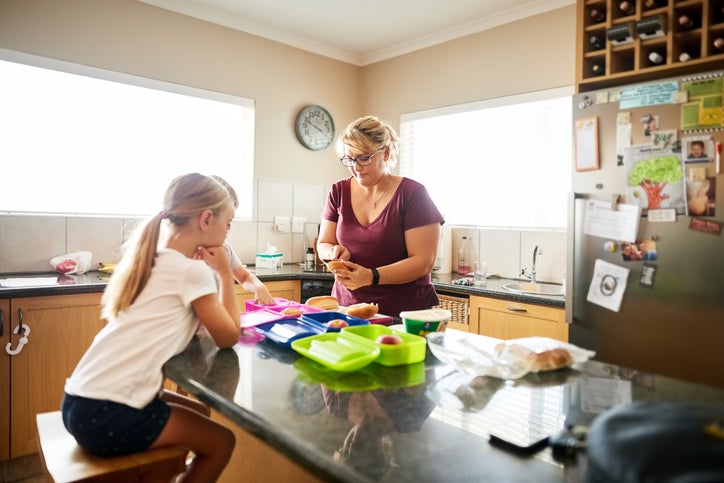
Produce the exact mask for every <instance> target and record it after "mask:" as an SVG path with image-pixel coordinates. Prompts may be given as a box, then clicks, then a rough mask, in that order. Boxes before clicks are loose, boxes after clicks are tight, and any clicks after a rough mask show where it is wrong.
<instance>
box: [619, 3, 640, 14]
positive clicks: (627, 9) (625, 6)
mask: <svg viewBox="0 0 724 483" xmlns="http://www.w3.org/2000/svg"><path fill="white" fill-rule="evenodd" d="M618 8H620V9H621V11H622V12H623V13H625V14H626V15H633V14H634V13H636V5H635V4H634V3H633V2H621V3H619V4H618Z"/></svg>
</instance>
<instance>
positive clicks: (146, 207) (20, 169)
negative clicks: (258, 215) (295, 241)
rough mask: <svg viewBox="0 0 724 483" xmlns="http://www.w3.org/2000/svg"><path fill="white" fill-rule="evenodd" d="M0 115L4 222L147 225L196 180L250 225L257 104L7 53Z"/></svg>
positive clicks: (2, 56)
mask: <svg viewBox="0 0 724 483" xmlns="http://www.w3.org/2000/svg"><path fill="white" fill-rule="evenodd" d="M0 106H2V109H0V159H1V160H2V188H1V189H0V210H2V212H5V213H20V214H31V213H46V214H58V215H74V214H78V215H91V216H93V215H107V216H124V215H131V216H133V215H148V214H151V213H155V212H156V211H157V210H158V209H159V207H160V205H161V200H162V196H163V192H164V190H165V189H166V187H167V186H168V184H169V182H170V181H171V179H172V178H173V177H175V176H177V175H180V174H184V173H187V172H192V171H198V172H200V173H204V174H216V175H219V176H221V177H223V178H224V179H226V180H227V181H228V182H229V183H230V184H231V185H232V186H234V188H235V190H236V191H237V193H238V195H239V201H240V206H239V210H238V211H237V217H239V218H242V219H250V218H251V214H252V206H251V202H252V188H253V168H254V167H253V157H254V144H253V143H254V104H253V101H251V100H249V99H244V98H239V97H235V96H230V95H226V94H219V93H216V92H209V91H204V90H201V89H195V88H189V87H185V86H180V85H175V84H169V83H166V82H159V81H154V80H151V79H145V78H140V77H134V76H129V75H124V74H120V73H116V72H110V71H104V70H100V69H94V68H88V67H84V66H80V65H75V64H69V63H65V62H58V61H52V60H50V59H43V58H38V57H33V56H26V55H21V54H17V53H14V52H10V51H0Z"/></svg>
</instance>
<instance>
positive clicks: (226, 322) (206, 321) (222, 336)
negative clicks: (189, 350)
mask: <svg viewBox="0 0 724 483" xmlns="http://www.w3.org/2000/svg"><path fill="white" fill-rule="evenodd" d="M219 276H220V278H221V287H219V295H217V294H213V293H211V294H207V295H204V296H202V297H199V298H197V299H196V300H194V301H193V302H191V305H193V307H194V312H196V316H197V317H198V318H199V320H200V321H201V323H202V324H203V325H204V327H206V330H207V331H208V332H209V334H210V335H211V338H212V339H214V342H215V343H216V345H218V346H219V347H221V348H222V349H223V348H227V347H231V346H233V345H234V344H236V343H237V342H238V340H239V335H240V333H241V324H240V320H241V318H240V317H241V313H240V311H239V303H238V301H237V298H236V294H235V293H234V278H233V276H232V274H231V272H229V273H228V274H221V273H220V274H219Z"/></svg>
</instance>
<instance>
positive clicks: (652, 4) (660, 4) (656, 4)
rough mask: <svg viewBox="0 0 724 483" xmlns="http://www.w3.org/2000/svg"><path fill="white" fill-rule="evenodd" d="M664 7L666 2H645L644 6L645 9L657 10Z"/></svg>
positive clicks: (662, 0)
mask: <svg viewBox="0 0 724 483" xmlns="http://www.w3.org/2000/svg"><path fill="white" fill-rule="evenodd" d="M665 5H666V0H646V1H645V2H644V6H645V7H646V8H657V7H663V6H665Z"/></svg>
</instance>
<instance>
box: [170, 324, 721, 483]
mask: <svg viewBox="0 0 724 483" xmlns="http://www.w3.org/2000/svg"><path fill="white" fill-rule="evenodd" d="M165 373H166V375H167V376H168V377H169V378H170V379H172V380H173V381H175V382H176V383H177V384H178V385H179V386H180V387H181V388H183V389H184V390H186V391H188V392H189V393H191V394H193V395H194V396H196V397H198V398H199V399H200V400H202V401H204V402H205V403H207V404H208V405H210V406H211V407H213V408H215V409H216V410H217V411H219V412H221V413H222V414H223V415H224V416H226V417H227V418H228V419H230V420H231V421H233V422H234V423H236V424H238V425H239V426H240V427H242V428H243V429H244V430H246V431H247V432H249V433H251V434H253V435H255V436H256V437H258V438H260V439H261V440H263V441H264V442H266V443H267V444H268V445H270V446H271V447H272V448H273V449H275V450H276V451H278V452H280V453H281V454H283V455H284V456H286V457H287V458H289V459H290V460H292V461H294V462H296V463H297V464H299V465H300V466H302V467H303V468H305V469H307V470H308V471H309V472H310V473H312V474H314V475H315V476H317V477H318V478H320V479H321V480H323V481H344V482H369V481H390V482H392V481H394V482H435V483H437V482H440V481H455V482H457V481H460V482H462V481H506V482H528V481H536V482H542V483H545V482H568V481H584V479H585V472H586V468H587V459H586V457H585V453H580V454H578V455H577V456H576V457H574V458H571V459H567V460H563V461H559V460H556V459H555V458H554V457H553V455H552V452H551V450H550V449H549V448H544V449H542V450H540V451H538V452H535V453H533V454H531V455H522V454H518V453H515V452H512V451H510V450H509V449H503V448H500V447H497V446H494V445H492V444H490V443H489V441H488V438H489V433H490V432H496V431H497V432H503V433H507V434H509V435H511V436H516V435H518V436H524V435H525V433H526V432H527V431H534V430H536V428H538V429H540V430H541V433H552V432H555V431H556V430H557V429H559V428H563V427H565V426H566V425H577V424H583V425H588V424H590V422H591V421H592V420H593V419H594V418H595V417H596V416H597V415H598V414H600V413H601V412H603V411H604V410H606V409H608V408H609V407H613V406H615V405H617V404H620V403H626V402H631V401H709V402H719V403H721V402H724V391H722V390H718V389H714V388H710V387H706V386H699V385H695V384H689V383H686V382H682V381H678V380H674V379H670V378H666V377H663V376H658V375H655V374H651V373H645V372H641V371H636V370H630V369H626V368H623V367H618V366H614V365H610V364H602V363H598V362H594V361H588V362H585V363H583V364H580V365H576V366H574V367H573V368H568V369H564V370H559V371H553V372H549V373H542V374H531V375H529V376H526V377H524V378H522V379H520V380H517V381H508V382H504V381H502V380H498V379H493V378H489V379H488V380H487V383H486V384H485V385H484V387H483V388H482V389H476V390H475V391H471V390H469V389H468V390H467V391H465V392H461V386H464V385H466V383H467V382H468V381H469V377H470V376H464V375H462V374H460V373H458V372H456V371H455V370H454V369H453V368H451V367H449V366H445V365H443V364H442V363H440V362H439V361H438V360H437V359H436V358H435V357H434V356H433V355H432V354H431V353H430V352H429V349H428V353H427V357H426V359H425V361H424V362H423V363H419V364H415V365H412V366H400V367H383V366H379V365H377V364H374V363H373V364H371V365H370V366H368V367H367V368H365V369H362V370H360V371H358V372H355V373H349V374H343V373H336V372H334V371H330V370H327V369H325V368H323V367H322V366H320V365H318V364H316V363H314V362H312V361H311V360H308V359H306V358H304V357H302V356H300V355H298V354H297V353H296V352H294V351H292V350H291V349H285V348H283V347H281V346H278V345H276V344H274V343H273V342H270V341H268V340H259V339H258V338H255V337H252V336H250V335H247V336H246V337H242V341H241V342H240V343H238V344H237V345H236V346H234V347H233V348H230V349H223V350H222V349H218V348H217V347H216V346H215V345H214V344H213V342H212V341H211V340H210V339H208V338H206V337H197V338H195V339H194V340H192V342H191V344H190V345H189V346H188V347H187V348H186V350H185V351H184V352H183V353H181V354H179V355H177V356H176V357H174V358H173V359H171V360H170V361H169V362H168V363H167V364H166V366H165ZM465 387H469V386H465ZM456 394H459V395H460V397H458V396H456ZM350 398H356V401H357V404H356V405H355V407H356V408H357V416H355V415H354V414H353V415H351V416H349V419H348V417H347V414H345V412H343V411H342V412H340V411H338V410H339V409H340V407H344V406H345V401H347V400H349V399H350ZM463 401H465V403H464V402H463ZM360 413H361V414H365V415H367V416H369V417H367V418H364V421H376V422H377V423H376V426H375V427H372V428H369V427H367V429H368V430H364V429H363V428H362V427H357V428H356V429H357V431H356V433H353V434H355V435H356V441H358V442H359V441H360V440H363V439H364V438H370V435H375V434H376V435H377V437H374V438H370V439H369V440H367V441H362V442H363V443H366V445H365V444H363V445H362V446H361V448H360V449H353V448H352V447H351V446H349V445H348V446H347V447H345V442H347V443H350V442H351V441H352V439H351V436H350V431H351V430H352V429H353V428H355V425H354V423H353V422H352V421H351V420H355V417H357V420H359V419H360V418H359V414H360ZM380 435H384V437H383V438H381V437H380ZM381 448H384V449H385V451H387V452H385V451H381ZM337 451H339V453H341V454H347V455H349V456H350V459H348V460H347V461H348V462H344V461H343V460H340V459H339V458H336V457H335V452H337ZM384 454H387V455H389V456H390V457H391V458H392V459H393V460H394V464H390V461H391V459H389V458H386V457H382V455H384ZM240 455H241V456H239V457H243V451H242V452H241V453H240ZM353 456H354V459H353V458H352V457H353ZM352 461H356V462H357V464H356V465H355V464H352V463H351V462H352ZM380 469H383V470H384V471H382V473H384V474H380V472H379V470H380Z"/></svg>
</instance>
